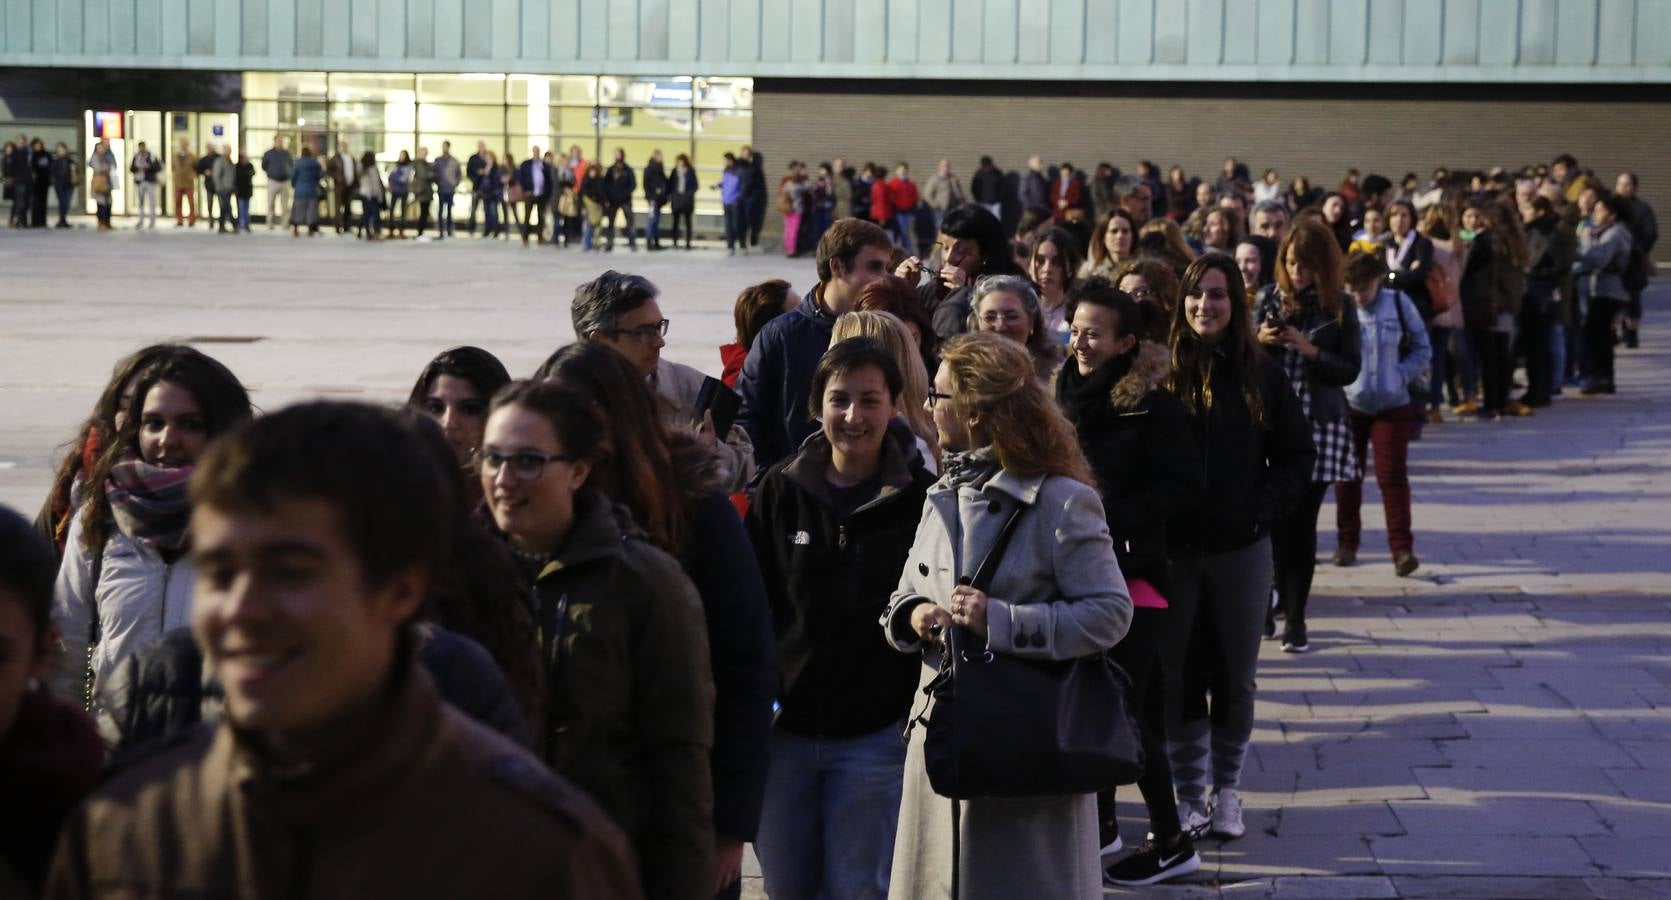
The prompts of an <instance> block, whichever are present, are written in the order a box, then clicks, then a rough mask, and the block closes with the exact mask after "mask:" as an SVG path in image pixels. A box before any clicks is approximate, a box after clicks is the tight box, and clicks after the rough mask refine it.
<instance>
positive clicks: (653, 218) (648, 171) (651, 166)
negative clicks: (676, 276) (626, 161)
mask: <svg viewBox="0 0 1671 900" xmlns="http://www.w3.org/2000/svg"><path fill="white" fill-rule="evenodd" d="M644 202H645V203H647V204H649V206H650V218H649V219H648V220H646V221H645V223H644V246H645V247H646V248H648V249H650V250H660V249H661V208H662V207H663V206H666V205H667V170H666V169H665V168H663V167H662V163H661V151H660V150H656V151H654V152H653V153H651V154H650V161H649V162H647V163H645V164H644Z"/></svg>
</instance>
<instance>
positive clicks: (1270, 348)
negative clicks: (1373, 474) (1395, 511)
mask: <svg viewBox="0 0 1671 900" xmlns="http://www.w3.org/2000/svg"><path fill="white" fill-rule="evenodd" d="M1342 267H1343V265H1342V260H1341V255H1340V246H1339V244H1338V243H1337V242H1336V241H1335V239H1334V235H1332V234H1330V233H1329V230H1328V228H1327V227H1326V226H1325V225H1324V224H1323V223H1321V222H1319V221H1316V220H1302V221H1299V222H1295V223H1294V227H1293V228H1291V229H1289V231H1288V234H1287V236H1286V237H1284V238H1283V239H1282V246H1281V247H1279V248H1278V249H1277V255H1276V278H1277V280H1276V284H1273V285H1270V286H1268V287H1266V288H1265V289H1264V290H1262V291H1260V292H1259V298H1258V301H1257V304H1256V307H1255V309H1254V322H1255V324H1256V325H1257V326H1258V328H1259V334H1258V337H1259V343H1260V344H1262V345H1264V347H1265V349H1266V351H1267V352H1268V353H1270V355H1271V357H1272V358H1273V359H1275V360H1276V361H1278V362H1279V363H1281V364H1282V369H1283V371H1284V372H1285V373H1287V375H1288V383H1289V385H1290V386H1291V387H1292V388H1293V389H1294V393H1295V394H1296V395H1298V397H1299V399H1300V407H1301V409H1303V410H1304V411H1305V414H1306V419H1307V420H1309V421H1310V423H1311V439H1312V443H1313V444H1314V445H1315V447H1316V451H1317V458H1316V461H1315V462H1314V463H1313V465H1312V470H1311V480H1310V483H1309V484H1307V485H1306V488H1305V492H1304V495H1303V496H1302V497H1301V499H1300V502H1299V503H1298V504H1296V505H1295V507H1294V508H1293V509H1292V510H1291V511H1290V512H1289V514H1288V515H1287V516H1286V517H1285V518H1284V519H1282V520H1281V521H1279V522H1277V523H1276V525H1275V527H1273V528H1272V530H1271V549H1272V552H1273V555H1274V561H1275V563H1276V590H1277V596H1278V598H1279V599H1280V600H1281V604H1282V608H1283V610H1285V611H1286V613H1287V621H1286V623H1285V625H1284V628H1283V635H1282V649H1283V650H1284V651H1285V652H1288V653H1304V652H1305V651H1306V650H1307V649H1308V648H1309V645H1308V642H1307V638H1306V625H1305V607H1306V601H1307V600H1309V599H1310V597H1311V578H1312V573H1313V570H1314V569H1315V568H1316V557H1317V513H1318V510H1320V509H1321V508H1322V506H1323V495H1324V494H1325V493H1327V492H1328V489H1329V485H1331V484H1333V483H1334V482H1336V481H1356V480H1358V479H1360V478H1362V477H1363V462H1362V461H1361V460H1359V459H1358V458H1357V455H1356V453H1355V452H1354V451H1353V449H1352V447H1353V445H1352V440H1351V437H1352V435H1351V429H1350V427H1349V426H1348V425H1347V415H1346V393H1345V390H1344V388H1345V387H1346V385H1348V384H1351V383H1352V382H1353V381H1354V380H1355V379H1356V378H1357V377H1358V368H1359V366H1360V365H1361V363H1362V357H1361V353H1362V348H1361V343H1362V338H1361V336H1360V335H1359V333H1358V323H1357V321H1356V316H1357V314H1356V313H1355V312H1353V309H1354V307H1353V304H1352V301H1351V298H1350V296H1349V295H1347V293H1346V289H1345V283H1344V278H1343V276H1342V274H1341V271H1342ZM1348 316H1350V317H1351V318H1348ZM1335 561H1336V564H1337V565H1349V564H1350V563H1351V560H1349V559H1345V558H1344V557H1342V556H1340V555H1337V556H1336V560H1335ZM1265 631H1266V634H1267V635H1269V634H1271V633H1273V632H1274V631H1275V623H1274V621H1272V620H1267V625H1266V629H1265Z"/></svg>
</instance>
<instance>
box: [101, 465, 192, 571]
mask: <svg viewBox="0 0 1671 900" xmlns="http://www.w3.org/2000/svg"><path fill="white" fill-rule="evenodd" d="M192 469H193V467H192V466H180V467H178V468H172V469H165V468H161V467H159V466H153V465H151V464H150V463H148V462H145V461H144V460H143V459H140V458H139V454H138V453H135V452H133V451H131V450H130V451H129V452H128V453H127V454H126V455H124V456H123V457H122V459H121V461H119V462H117V463H116V464H115V465H113V466H111V467H110V478H109V479H108V480H106V481H105V484H104V493H105V497H107V498H108V499H109V500H110V511H111V514H112V516H113V517H114V518H115V520H116V527H117V528H120V529H121V530H122V533H123V534H125V535H127V536H128V537H130V538H133V539H134V540H136V541H139V542H140V543H143V544H149V545H151V546H152V547H155V548H156V549H158V550H179V549H181V548H183V547H185V545H186V529H187V527H188V526H189V525H190V524H191V499H190V498H189V497H187V496H186V485H187V483H188V482H190V481H191V473H192Z"/></svg>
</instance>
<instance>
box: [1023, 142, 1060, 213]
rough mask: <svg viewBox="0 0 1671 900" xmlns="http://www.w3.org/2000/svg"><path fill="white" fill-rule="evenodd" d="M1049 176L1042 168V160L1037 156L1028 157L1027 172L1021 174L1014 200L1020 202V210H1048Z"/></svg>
mask: <svg viewBox="0 0 1671 900" xmlns="http://www.w3.org/2000/svg"><path fill="white" fill-rule="evenodd" d="M1051 180H1052V179H1051V176H1050V173H1049V172H1048V171H1046V170H1045V168H1044V160H1043V159H1042V158H1040V157H1039V156H1037V155H1036V154H1035V155H1034V156H1031V157H1028V159H1027V171H1025V172H1023V173H1021V184H1020V186H1019V187H1018V188H1017V191H1016V199H1017V200H1019V201H1021V208H1022V209H1027V208H1029V207H1034V206H1037V207H1040V208H1043V209H1045V210H1048V209H1050V182H1051Z"/></svg>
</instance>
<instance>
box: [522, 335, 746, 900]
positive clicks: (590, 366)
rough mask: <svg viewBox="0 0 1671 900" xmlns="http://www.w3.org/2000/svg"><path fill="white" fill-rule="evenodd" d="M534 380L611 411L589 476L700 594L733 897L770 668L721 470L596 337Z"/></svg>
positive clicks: (721, 847) (742, 534)
mask: <svg viewBox="0 0 1671 900" xmlns="http://www.w3.org/2000/svg"><path fill="white" fill-rule="evenodd" d="M534 377H535V378H537V379H541V380H551V381H555V382H558V383H560V384H564V385H568V386H570V387H573V388H575V389H577V390H579V391H581V392H582V393H584V394H585V395H586V396H587V397H589V398H591V400H592V401H593V402H594V403H595V404H597V405H598V406H599V407H600V408H607V409H608V410H609V416H608V420H607V422H606V432H607V437H608V440H609V445H610V446H611V447H612V448H613V451H614V452H612V453H611V454H610V456H609V459H608V460H607V461H605V462H604V463H603V464H602V465H601V466H599V467H597V468H595V469H594V470H593V473H592V476H591V479H590V481H591V483H592V484H593V485H594V486H595V487H596V489H597V490H599V491H601V492H602V493H603V494H604V495H605V496H607V497H608V498H609V499H610V500H611V501H613V502H615V503H617V504H619V505H621V506H623V507H625V508H626V510H627V511H628V512H629V513H631V515H632V518H633V521H635V522H637V523H639V525H640V527H642V528H643V529H644V532H645V534H646V536H647V537H648V539H649V541H650V542H651V543H652V544H654V545H655V546H656V547H657V548H659V549H661V550H663V551H665V552H667V553H668V554H670V555H672V556H673V557H674V558H675V559H677V560H679V564H680V565H681V566H682V567H683V569H684V572H685V574H686V575H688V576H690V580H691V582H692V583H693V584H694V585H695V586H696V590H697V593H698V594H699V595H700V596H701V598H702V612H703V619H704V621H705V622H706V624H707V635H708V646H709V648H710V651H711V653H710V657H711V658H710V661H711V663H712V665H713V675H714V751H713V760H712V771H713V784H714V814H713V820H714V833H715V838H716V839H717V841H718V844H717V848H716V849H717V851H718V852H717V855H718V864H717V867H716V874H715V881H714V885H715V889H716V890H718V891H719V892H720V893H721V895H722V896H731V897H736V896H738V893H739V892H740V891H741V887H742V886H741V881H740V879H741V878H742V862H743V845H744V844H745V843H748V842H750V841H753V840H754V839H755V832H756V829H757V828H758V826H759V822H760V803H761V795H762V793H763V792H764V790H765V782H766V763H767V757H766V753H767V741H768V732H769V729H770V727H771V716H772V699H773V692H774V689H775V687H776V665H775V660H774V658H773V653H774V645H773V641H772V631H771V615H770V613H769V611H768V609H767V605H766V588H765V585H764V584H763V583H762V581H761V578H760V569H759V565H758V564H757V563H756V562H755V556H754V548H753V546H752V545H751V544H750V543H749V537H748V532H747V531H745V530H744V528H743V522H742V519H741V518H740V517H739V516H738V514H737V511H736V509H734V508H733V507H732V505H731V500H730V498H728V497H727V496H726V491H727V489H728V488H729V486H730V478H729V472H728V471H727V470H726V469H725V468H724V467H722V466H718V465H716V464H715V458H714V455H713V453H712V450H711V446H710V445H708V444H707V443H706V442H705V441H704V440H703V439H701V438H698V437H697V436H696V435H694V434H691V433H689V432H687V431H681V430H674V429H670V428H669V427H668V426H667V425H665V424H664V420H663V418H662V415H661V408H660V407H661V404H660V398H659V397H658V396H657V395H656V393H655V392H653V391H652V390H651V389H650V388H649V386H648V385H646V384H645V382H644V379H643V377H642V376H641V375H640V374H639V373H638V370H636V369H635V368H633V366H632V365H631V364H630V363H629V362H628V361H627V360H626V358H625V357H623V356H622V355H621V354H619V353H617V352H615V351H614V350H611V349H609V348H608V347H605V346H604V345H602V344H599V343H594V342H591V341H576V342H575V343H572V344H569V345H567V346H565V347H562V348H560V349H558V350H557V352H555V353H553V354H552V355H551V357H550V358H549V359H547V360H546V361H545V363H544V364H542V365H541V366H540V368H539V370H538V371H537V372H536V373H535V375H534Z"/></svg>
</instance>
